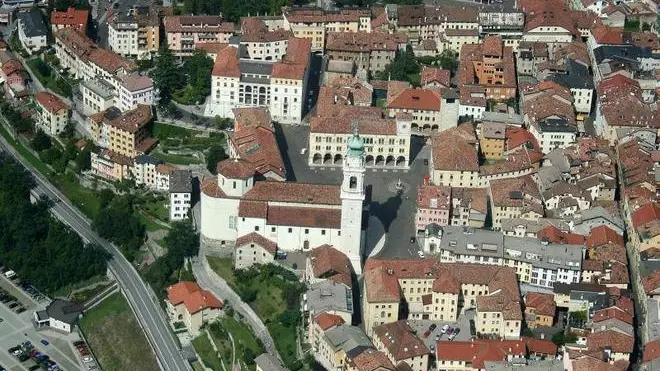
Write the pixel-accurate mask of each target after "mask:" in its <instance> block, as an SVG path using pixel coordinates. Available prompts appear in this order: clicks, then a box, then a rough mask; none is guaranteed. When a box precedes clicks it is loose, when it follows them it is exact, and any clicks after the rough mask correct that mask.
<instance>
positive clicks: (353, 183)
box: [348, 176, 357, 189]
mask: <svg viewBox="0 0 660 371" xmlns="http://www.w3.org/2000/svg"><path fill="white" fill-rule="evenodd" d="M348 187H349V188H350V189H355V188H357V177H354V176H352V177H351V179H350V180H349V182H348Z"/></svg>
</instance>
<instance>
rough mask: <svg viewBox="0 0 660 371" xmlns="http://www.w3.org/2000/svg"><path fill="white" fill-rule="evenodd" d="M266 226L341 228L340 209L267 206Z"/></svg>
mask: <svg viewBox="0 0 660 371" xmlns="http://www.w3.org/2000/svg"><path fill="white" fill-rule="evenodd" d="M267 224H268V225H281V226H294V227H310V228H330V229H340V228H341V209H322V208H315V207H291V206H268V218H267Z"/></svg>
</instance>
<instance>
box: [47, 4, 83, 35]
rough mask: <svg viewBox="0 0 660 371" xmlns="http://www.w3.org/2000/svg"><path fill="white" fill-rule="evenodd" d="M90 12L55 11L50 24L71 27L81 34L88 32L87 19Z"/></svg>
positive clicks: (71, 9)
mask: <svg viewBox="0 0 660 371" xmlns="http://www.w3.org/2000/svg"><path fill="white" fill-rule="evenodd" d="M88 18H89V10H78V9H75V8H68V9H67V10H66V11H62V12H59V11H53V12H52V13H50V24H52V25H63V26H71V27H73V28H75V29H76V30H78V31H79V32H81V33H85V32H87V19H88Z"/></svg>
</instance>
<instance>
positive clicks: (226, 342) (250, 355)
mask: <svg viewBox="0 0 660 371" xmlns="http://www.w3.org/2000/svg"><path fill="white" fill-rule="evenodd" d="M209 333H210V334H211V337H212V338H213V342H214V343H215V345H216V346H217V347H218V353H219V354H220V358H221V360H222V361H223V362H224V363H225V365H228V364H229V363H231V361H232V356H233V349H232V343H231V339H230V338H229V334H228V333H231V335H232V337H233V339H234V345H235V349H236V354H235V359H234V360H235V362H236V364H239V363H240V362H246V361H247V362H250V363H252V361H253V360H254V358H255V357H256V356H258V355H259V354H261V353H263V348H262V347H261V344H260V343H259V342H258V341H257V339H256V338H255V337H254V335H253V334H252V331H251V330H250V328H249V327H247V326H246V325H245V324H243V323H240V322H238V321H236V320H235V319H234V318H232V317H223V318H221V319H220V320H219V321H217V322H215V323H212V324H211V325H210V326H209ZM229 368H230V367H228V369H229ZM250 369H251V370H254V369H255V367H254V366H252V367H250Z"/></svg>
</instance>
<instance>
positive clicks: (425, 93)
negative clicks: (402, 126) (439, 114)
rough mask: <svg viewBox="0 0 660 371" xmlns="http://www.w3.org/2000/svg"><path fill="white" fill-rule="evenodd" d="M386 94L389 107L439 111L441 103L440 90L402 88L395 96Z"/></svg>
mask: <svg viewBox="0 0 660 371" xmlns="http://www.w3.org/2000/svg"><path fill="white" fill-rule="evenodd" d="M387 95H388V97H387V98H388V99H387V101H388V102H387V108H389V109H407V110H419V111H440V105H441V103H442V97H441V95H440V92H439V91H437V90H431V89H419V88H418V89H404V90H402V91H400V92H399V93H398V94H397V95H396V96H390V94H389V92H388V94H387Z"/></svg>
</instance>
